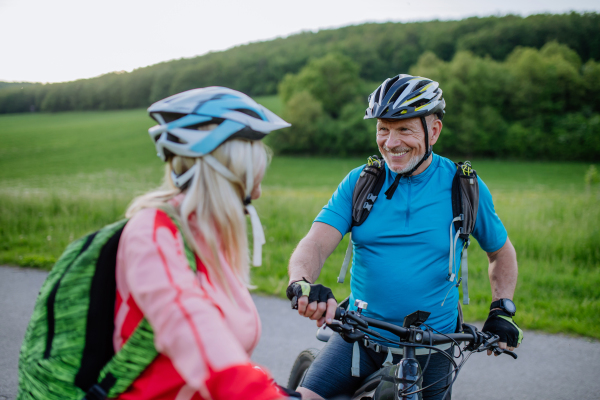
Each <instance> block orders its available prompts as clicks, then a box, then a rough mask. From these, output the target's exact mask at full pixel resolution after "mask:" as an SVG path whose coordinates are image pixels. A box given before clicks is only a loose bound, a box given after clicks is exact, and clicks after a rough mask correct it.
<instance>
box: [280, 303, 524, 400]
mask: <svg viewBox="0 0 600 400" xmlns="http://www.w3.org/2000/svg"><path fill="white" fill-rule="evenodd" d="M342 304H343V303H342ZM355 305H356V307H357V311H346V309H345V308H344V307H338V308H337V309H336V313H335V317H334V321H333V322H332V323H331V324H327V325H324V326H323V327H321V328H319V330H318V331H317V339H319V340H321V341H324V342H326V341H328V340H329V338H330V337H331V335H332V334H333V332H337V333H339V334H340V335H341V336H342V337H343V338H344V340H346V341H347V342H356V341H359V340H363V341H365V342H364V343H365V344H366V345H368V344H369V343H370V342H371V343H373V342H372V339H373V338H377V339H379V340H380V341H384V342H386V343H389V344H393V345H397V346H400V347H403V352H404V353H403V354H404V356H403V358H402V360H400V362H399V363H398V364H394V365H391V366H382V367H381V368H380V369H379V370H378V371H376V372H375V373H373V374H371V375H370V376H368V377H367V378H365V379H364V381H363V382H362V384H361V386H360V388H359V389H358V390H357V391H356V392H355V393H354V394H353V395H352V397H351V399H353V400H369V399H372V400H400V399H402V400H421V399H422V393H423V391H424V390H425V389H427V388H428V387H430V386H433V385H434V384H436V383H437V382H434V383H433V384H431V385H429V386H427V387H422V380H423V372H424V371H425V370H426V368H427V365H428V364H429V357H430V356H431V352H432V351H433V350H438V349H437V348H436V347H434V346H437V345H442V344H453V345H455V346H456V348H458V355H457V356H455V355H454V354H452V355H450V354H447V353H446V352H445V351H441V352H440V354H444V355H446V357H448V358H449V359H450V361H451V364H452V366H453V369H452V371H450V372H449V373H448V375H446V376H445V377H444V378H443V379H446V378H448V377H450V376H452V375H454V376H453V377H452V380H451V382H450V383H449V384H448V385H446V386H445V387H444V388H443V389H442V390H445V393H444V396H443V397H445V396H446V393H447V392H448V391H449V390H450V388H451V387H452V385H453V384H454V382H455V381H456V378H457V377H458V373H459V372H460V370H461V368H462V367H463V365H464V364H465V362H466V361H467V360H468V359H469V357H470V356H471V355H472V354H473V353H480V352H483V351H487V350H491V351H493V352H494V354H496V355H500V354H504V353H505V354H508V355H510V356H511V357H513V358H514V359H516V358H517V355H516V354H515V353H514V352H512V351H510V350H506V349H502V348H500V347H499V344H498V342H499V340H500V338H499V337H498V336H497V335H492V334H490V333H486V332H480V331H478V330H477V328H476V327H475V326H473V325H469V324H463V325H462V332H460V333H449V334H442V333H435V332H434V330H433V329H432V328H430V327H428V326H427V325H426V324H425V322H426V321H427V318H428V317H429V315H430V313H429V312H426V311H415V312H414V313H412V314H409V315H407V316H406V317H405V318H404V323H403V326H398V325H394V324H391V323H388V322H384V321H379V320H377V319H373V318H369V317H366V316H364V315H362V311H363V310H365V309H366V308H367V306H368V304H367V303H366V302H364V301H361V300H356V302H355ZM420 326H424V327H426V329H425V330H423V329H420V328H419V327H420ZM370 327H374V328H379V329H383V330H385V331H387V332H390V333H393V334H394V335H396V336H398V338H399V339H400V340H398V341H396V340H392V339H388V338H385V337H383V336H382V335H381V334H380V333H379V332H377V331H374V330H372V329H370ZM328 328H329V329H328ZM462 342H465V343H466V344H465V345H464V347H463V348H462V349H461V347H460V343H462ZM417 347H420V348H427V349H429V356H428V358H427V361H426V363H425V366H424V368H423V369H421V366H420V364H419V363H418V361H417V360H416V358H415V349H416V348H417ZM453 353H454V351H453ZM465 353H467V354H466V356H465ZM317 355H318V350H316V349H307V350H304V351H302V352H301V353H300V354H299V355H298V357H297V358H296V361H295V362H294V366H293V367H292V370H291V373H290V378H289V380H288V389H291V390H295V389H296V388H297V387H298V386H300V385H301V384H302V381H303V380H304V377H305V376H306V372H307V371H308V368H309V367H310V365H311V364H312V362H313V361H314V359H315V358H316V356H317ZM454 358H456V359H459V358H460V362H459V363H458V364H457V362H456V361H455V360H454Z"/></svg>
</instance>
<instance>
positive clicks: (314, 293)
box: [285, 278, 335, 308]
mask: <svg viewBox="0 0 600 400" xmlns="http://www.w3.org/2000/svg"><path fill="white" fill-rule="evenodd" d="M285 294H286V296H287V298H288V299H290V300H291V301H292V302H293V301H294V297H295V298H296V300H298V299H299V298H300V297H302V296H308V302H309V303H312V302H313V301H316V302H318V303H326V302H327V300H329V299H334V300H335V296H334V295H333V292H332V291H331V289H329V288H328V287H327V286H323V285H321V284H311V283H310V282H309V281H307V280H306V278H303V279H302V280H301V281H296V282H292V283H290V286H288V288H287V290H286V291H285ZM294 306H295V307H294ZM292 308H298V305H297V301H296V304H294V303H292Z"/></svg>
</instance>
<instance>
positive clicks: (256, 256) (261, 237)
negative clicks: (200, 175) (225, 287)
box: [203, 154, 266, 267]
mask: <svg viewBox="0 0 600 400" xmlns="http://www.w3.org/2000/svg"><path fill="white" fill-rule="evenodd" d="M203 158H204V161H206V162H207V164H208V165H210V166H211V167H212V168H213V169H214V170H215V171H217V172H218V173H220V174H221V175H223V176H224V177H225V178H226V179H227V180H229V181H230V182H232V183H237V184H239V185H240V186H242V187H243V185H242V182H241V181H240V180H239V179H238V177H237V176H235V175H234V174H233V173H232V172H231V171H230V170H229V169H227V168H225V166H224V165H223V164H221V163H220V162H219V161H218V160H217V159H216V158H214V157H213V156H211V155H210V154H207V155H205V156H204V157H203ZM251 164H252V162H251V161H250V162H249V163H248V165H249V169H248V170H247V172H246V173H247V175H246V182H247V183H249V184H250V185H251V184H252V182H251V180H253V178H252V165H251ZM248 175H250V177H249V178H248ZM246 186H248V185H246ZM250 193H252V187H250V188H248V187H246V197H245V198H244V207H245V209H246V213H247V214H248V215H249V216H250V223H251V224H252V239H253V241H254V243H253V247H252V265H254V266H255V267H258V266H260V265H261V264H262V246H263V244H265V243H266V240H265V232H264V231H263V227H262V224H261V222H260V218H259V217H258V213H257V212H256V209H255V208H254V206H253V205H252V204H250V198H251V194H250Z"/></svg>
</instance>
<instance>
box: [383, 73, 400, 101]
mask: <svg viewBox="0 0 600 400" xmlns="http://www.w3.org/2000/svg"><path fill="white" fill-rule="evenodd" d="M399 78H400V75H396V76H395V77H393V78H392V79H390V80H389V81H388V83H387V84H386V85H385V87H384V88H383V96H384V97H385V96H386V95H387V93H388V91H389V90H390V89H391V87H392V86H393V85H394V83H396V82H397V81H398V79H399Z"/></svg>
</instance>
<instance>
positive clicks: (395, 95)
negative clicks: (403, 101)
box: [388, 83, 408, 104]
mask: <svg viewBox="0 0 600 400" xmlns="http://www.w3.org/2000/svg"><path fill="white" fill-rule="evenodd" d="M407 85H408V84H407V83H405V84H404V85H402V86H400V87H399V88H398V89H397V90H396V93H394V95H393V96H392V97H391V98H390V101H388V103H389V104H394V103H395V102H396V100H398V97H400V95H401V94H402V92H404V89H406V86H407Z"/></svg>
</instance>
